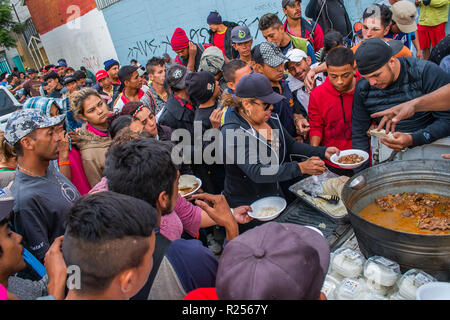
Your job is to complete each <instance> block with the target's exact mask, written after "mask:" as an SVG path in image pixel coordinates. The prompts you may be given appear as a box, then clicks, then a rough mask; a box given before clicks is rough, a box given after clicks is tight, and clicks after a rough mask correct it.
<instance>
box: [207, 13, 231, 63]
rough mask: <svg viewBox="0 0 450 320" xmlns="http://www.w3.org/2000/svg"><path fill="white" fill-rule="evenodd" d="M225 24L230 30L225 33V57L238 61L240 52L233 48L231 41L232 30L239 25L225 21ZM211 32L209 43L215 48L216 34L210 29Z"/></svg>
mask: <svg viewBox="0 0 450 320" xmlns="http://www.w3.org/2000/svg"><path fill="white" fill-rule="evenodd" d="M223 24H224V25H225V26H226V27H227V28H228V29H227V31H226V32H225V56H226V57H227V58H228V59H230V60H233V59H237V57H239V52H237V51H236V50H235V49H234V48H233V41H232V40H231V30H233V28H234V27H237V26H238V24H237V23H234V22H228V21H224V22H223ZM208 32H209V43H211V44H212V45H213V46H214V45H215V44H214V32H213V31H212V30H211V29H210V30H208Z"/></svg>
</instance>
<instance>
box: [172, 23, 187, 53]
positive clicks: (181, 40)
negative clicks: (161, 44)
mask: <svg viewBox="0 0 450 320" xmlns="http://www.w3.org/2000/svg"><path fill="white" fill-rule="evenodd" d="M170 45H171V46H172V50H173V51H178V50H183V49H185V48H188V47H189V39H188V37H187V35H186V32H185V31H184V30H183V29H181V28H176V29H175V32H174V33H173V36H172V39H171V40H170Z"/></svg>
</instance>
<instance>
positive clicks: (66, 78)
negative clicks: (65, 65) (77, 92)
mask: <svg viewBox="0 0 450 320" xmlns="http://www.w3.org/2000/svg"><path fill="white" fill-rule="evenodd" d="M76 81H77V78H75V77H74V76H66V77H64V85H66V84H68V83H71V82H76Z"/></svg>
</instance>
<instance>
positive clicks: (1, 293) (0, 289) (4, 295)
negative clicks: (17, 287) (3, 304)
mask: <svg viewBox="0 0 450 320" xmlns="http://www.w3.org/2000/svg"><path fill="white" fill-rule="evenodd" d="M1 300H8V291H6V288H5V287H4V286H2V285H1V284H0V301H1Z"/></svg>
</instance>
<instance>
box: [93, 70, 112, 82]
mask: <svg viewBox="0 0 450 320" xmlns="http://www.w3.org/2000/svg"><path fill="white" fill-rule="evenodd" d="M108 77H109V75H108V72H106V71H105V70H99V71H97V73H96V74H95V79H97V81H100V80H102V79H105V78H108Z"/></svg>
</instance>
